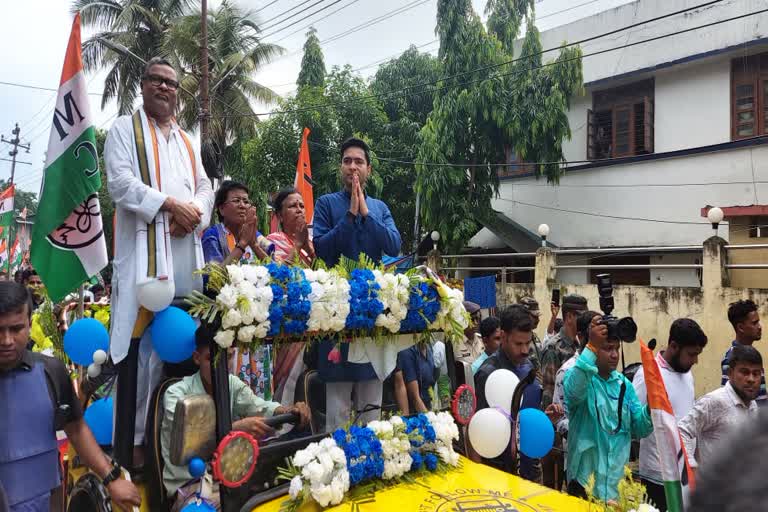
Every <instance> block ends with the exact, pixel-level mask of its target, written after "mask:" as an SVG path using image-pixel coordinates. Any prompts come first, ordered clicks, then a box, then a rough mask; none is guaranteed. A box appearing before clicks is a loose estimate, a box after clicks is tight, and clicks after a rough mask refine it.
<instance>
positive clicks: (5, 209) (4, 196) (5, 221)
mask: <svg viewBox="0 0 768 512" xmlns="http://www.w3.org/2000/svg"><path fill="white" fill-rule="evenodd" d="M15 189H16V187H15V186H14V185H11V186H10V187H8V188H7V189H5V190H3V191H2V192H1V193H0V226H10V225H11V222H12V221H13V193H14V190H15Z"/></svg>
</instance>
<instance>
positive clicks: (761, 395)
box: [720, 340, 768, 407]
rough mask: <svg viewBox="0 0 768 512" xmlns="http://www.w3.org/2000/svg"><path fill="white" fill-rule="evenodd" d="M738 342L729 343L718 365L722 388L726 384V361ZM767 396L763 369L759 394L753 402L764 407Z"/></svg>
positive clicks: (767, 403)
mask: <svg viewBox="0 0 768 512" xmlns="http://www.w3.org/2000/svg"><path fill="white" fill-rule="evenodd" d="M737 343H738V342H737V341H736V340H734V341H733V342H732V343H731V347H730V348H729V349H728V350H726V352H725V355H724V356H723V361H722V362H721V363H720V364H721V366H722V371H723V378H722V381H721V382H720V384H721V385H722V386H725V383H726V382H728V361H729V360H730V359H731V351H732V350H733V347H735V346H736V344H737ZM767 400H768V394H766V391H765V368H763V379H762V380H761V381H760V392H759V393H758V394H757V398H756V399H755V401H756V402H757V405H759V406H761V407H762V406H764V405H768V401H767Z"/></svg>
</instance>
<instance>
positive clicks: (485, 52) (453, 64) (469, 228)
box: [417, 0, 582, 250]
mask: <svg viewBox="0 0 768 512" xmlns="http://www.w3.org/2000/svg"><path fill="white" fill-rule="evenodd" d="M533 3H534V2H533V0H490V1H489V2H488V4H487V10H486V12H487V14H488V15H489V16H488V29H487V30H486V28H485V26H484V25H483V24H482V22H481V20H480V17H479V16H478V15H477V14H476V13H475V12H474V11H473V9H472V4H471V2H470V0H438V10H437V34H438V35H439V38H440V53H439V58H440V60H441V63H442V65H443V73H444V74H445V76H446V77H453V78H447V79H446V80H443V81H441V82H440V84H439V89H438V92H437V94H436V96H435V99H434V104H433V107H434V108H433V111H432V112H431V113H430V115H429V117H428V119H427V122H426V125H425V126H424V128H423V129H422V131H421V147H420V149H419V161H421V162H437V163H442V164H448V163H450V164H458V165H455V166H442V167H432V166H426V165H420V166H418V182H417V187H418V189H419V190H420V191H421V192H422V193H423V198H424V202H423V210H422V213H423V218H424V222H425V225H428V226H430V229H437V230H438V231H440V233H441V234H442V235H443V240H444V241H445V242H446V245H447V247H448V248H449V249H450V250H458V249H460V248H461V247H462V246H463V245H464V244H465V243H466V241H467V240H468V239H469V238H470V237H471V236H472V235H474V234H475V232H476V231H477V223H476V221H475V219H478V218H480V219H482V218H483V216H486V215H488V214H490V212H491V209H490V200H491V198H492V197H493V195H494V194H496V193H498V186H499V180H498V174H497V172H498V169H497V168H496V167H495V166H493V165H492V164H493V163H497V162H506V163H512V162H514V161H515V160H526V161H529V162H552V161H560V160H562V158H563V155H562V140H563V139H564V138H565V137H570V129H569V127H568V121H567V117H566V113H567V110H568V106H569V98H570V97H571V96H573V95H574V94H576V93H578V92H579V91H580V90H581V87H582V73H581V62H580V59H579V57H580V55H581V54H580V50H579V49H577V48H571V49H565V50H562V51H561V52H560V55H559V57H558V59H557V61H556V63H555V65H554V66H551V67H545V68H542V67H540V66H541V63H542V60H541V56H540V54H539V53H538V52H540V50H541V46H540V42H539V34H538V31H537V30H536V27H535V25H534V11H533ZM526 20H527V30H526V36H525V40H524V41H523V47H522V51H521V60H519V61H517V62H514V63H509V61H511V60H512V59H513V57H514V52H513V44H514V42H515V40H516V39H517V38H518V35H519V34H518V32H519V30H520V27H521V26H522V24H523V22H524V21H526ZM535 170H536V173H537V175H539V176H546V178H547V180H548V181H550V182H554V183H556V182H557V180H558V178H559V175H560V172H561V169H560V166H559V165H555V164H552V165H537V166H535Z"/></svg>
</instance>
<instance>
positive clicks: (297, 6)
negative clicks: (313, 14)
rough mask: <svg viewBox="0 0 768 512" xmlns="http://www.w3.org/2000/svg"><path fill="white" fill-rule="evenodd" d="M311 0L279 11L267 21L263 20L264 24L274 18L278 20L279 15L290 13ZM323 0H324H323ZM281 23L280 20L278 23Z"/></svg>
mask: <svg viewBox="0 0 768 512" xmlns="http://www.w3.org/2000/svg"><path fill="white" fill-rule="evenodd" d="M311 1H312V0H304V1H303V2H301V3H300V4H298V5H294V6H293V7H291V8H290V9H286V10H285V11H283V12H281V13H279V14H277V15H275V16H272V17H271V18H269V19H268V20H265V21H263V22H262V24H264V25H266V24H267V23H269V22H271V21H274V20H276V19H277V18H279V17H281V16H283V15H285V14H288V13H289V12H291V11H295V10H296V9H298V8H299V7H301V6H302V5H305V4H308V3H309V2H311ZM321 1H323V0H321ZM310 7H311V6H310ZM279 23H281V22H278V24H279ZM262 30H264V29H263V28H262Z"/></svg>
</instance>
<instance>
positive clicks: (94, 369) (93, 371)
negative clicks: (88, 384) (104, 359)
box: [88, 363, 101, 379]
mask: <svg viewBox="0 0 768 512" xmlns="http://www.w3.org/2000/svg"><path fill="white" fill-rule="evenodd" d="M99 375H101V365H100V364H96V363H92V364H89V365H88V378H90V379H95V378H96V377H98V376H99Z"/></svg>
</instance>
